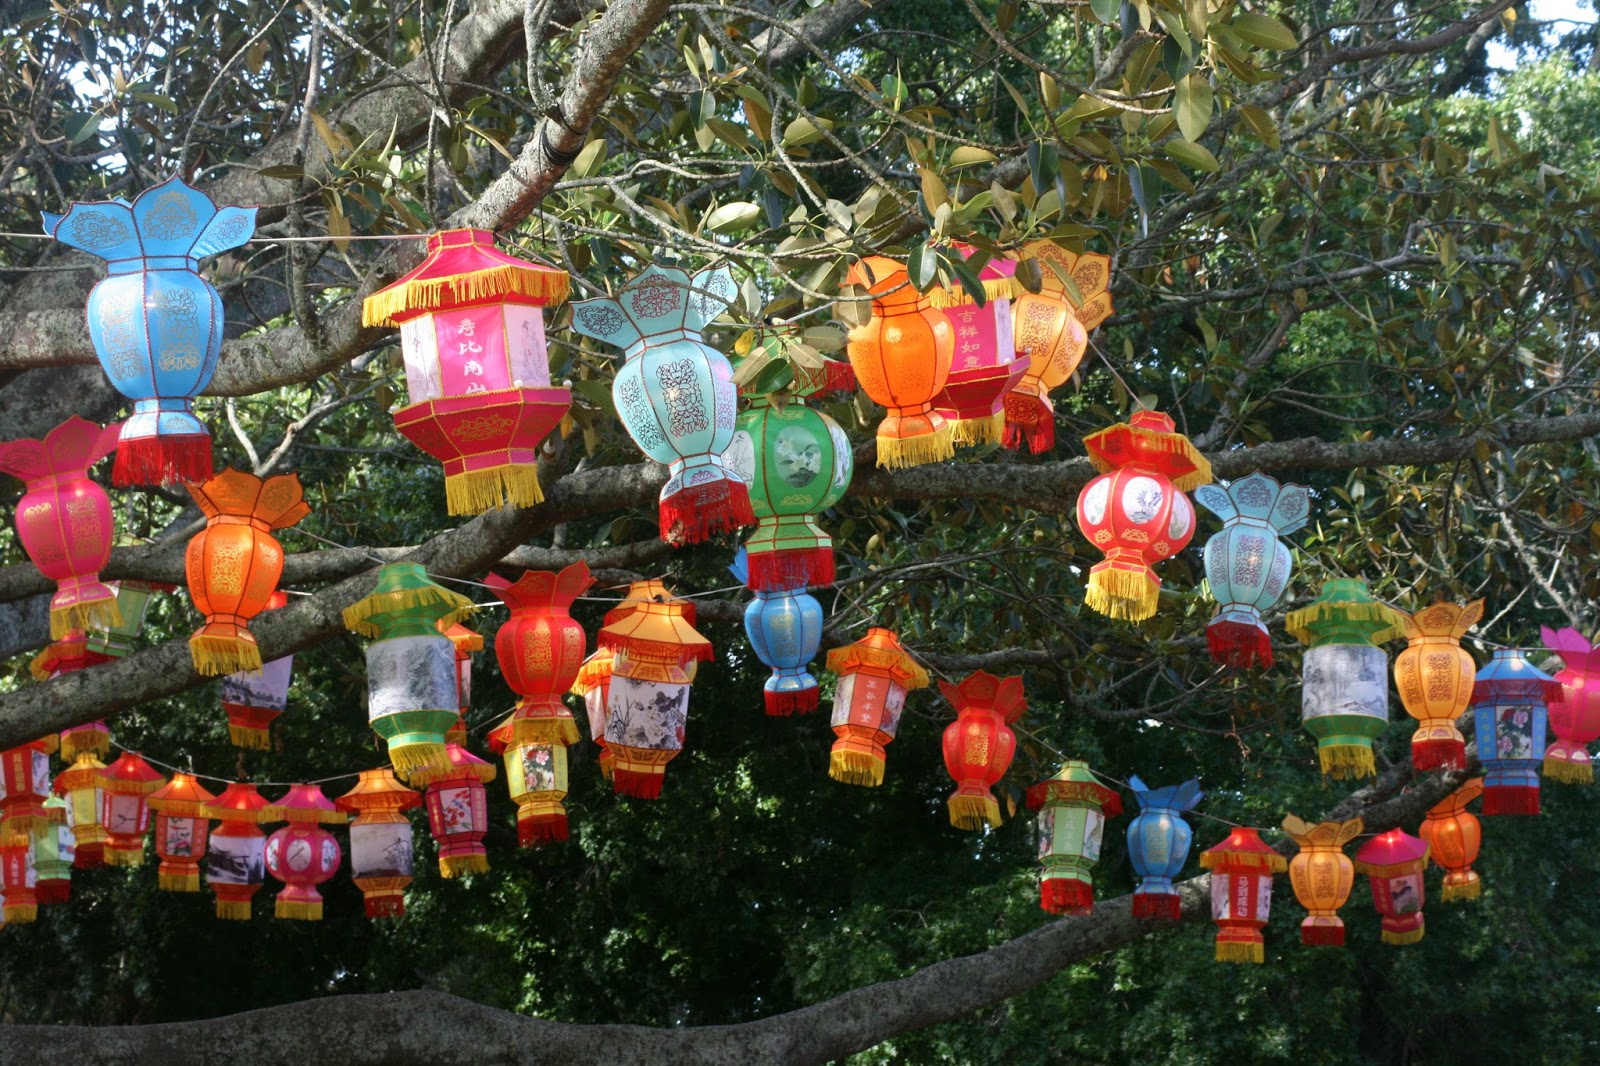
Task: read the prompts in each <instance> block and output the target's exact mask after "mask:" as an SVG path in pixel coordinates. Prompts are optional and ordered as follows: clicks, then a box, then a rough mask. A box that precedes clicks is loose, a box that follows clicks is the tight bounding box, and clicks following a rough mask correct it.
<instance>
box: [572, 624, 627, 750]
mask: <svg viewBox="0 0 1600 1066" xmlns="http://www.w3.org/2000/svg"><path fill="white" fill-rule="evenodd" d="M616 657H617V656H616V653H615V652H613V651H611V650H610V649H608V648H601V649H600V650H598V651H596V652H595V653H594V654H593V655H591V656H589V657H588V658H587V659H585V660H583V666H582V667H581V668H580V669H579V670H578V678H577V680H576V681H574V682H573V683H572V689H571V692H572V694H573V695H574V696H577V697H578V698H579V699H581V700H583V708H584V713H585V714H586V715H587V717H588V719H589V739H590V740H592V741H594V742H595V744H597V745H598V746H599V748H600V776H601V777H602V778H604V779H605V780H607V781H610V780H611V770H612V764H613V763H615V762H616V756H615V755H612V754H611V749H610V748H608V747H606V704H607V702H608V700H609V699H610V697H611V664H612V660H614V659H615V658H616Z"/></svg>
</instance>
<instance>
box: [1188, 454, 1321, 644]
mask: <svg viewBox="0 0 1600 1066" xmlns="http://www.w3.org/2000/svg"><path fill="white" fill-rule="evenodd" d="M1194 502H1195V503H1198V504H1200V505H1201V506H1202V507H1204V508H1206V509H1207V510H1208V511H1210V512H1211V513H1212V514H1214V515H1216V516H1217V517H1218V518H1220V519H1222V532H1221V533H1218V534H1216V535H1215V536H1213V537H1212V538H1211V539H1210V540H1208V541H1206V550H1205V561H1206V584H1207V585H1209V586H1210V588H1211V596H1212V598H1213V599H1215V600H1216V601H1217V604H1218V605H1219V606H1220V607H1221V608H1222V610H1221V611H1219V612H1218V613H1217V616H1216V617H1215V618H1213V619H1212V620H1211V624H1210V625H1208V626H1206V645H1207V646H1208V647H1209V648H1210V650H1211V659H1212V661H1213V662H1218V663H1222V664H1223V665H1224V666H1232V667H1237V668H1239V669H1244V668H1247V667H1250V666H1255V665H1257V664H1259V665H1261V666H1271V665H1272V638H1271V637H1270V636H1268V635H1267V627H1266V626H1265V625H1264V624H1262V621H1261V612H1262V611H1264V610H1266V609H1267V608H1268V607H1271V606H1272V605H1273V604H1274V603H1277V602H1278V598H1279V597H1281V596H1282V595H1283V590H1284V589H1286V588H1288V587H1289V572H1290V570H1291V569H1292V566H1293V559H1292V558H1291V556H1290V555H1289V549H1288V548H1287V547H1285V546H1284V544H1283V542H1282V541H1280V540H1278V538H1279V537H1280V536H1283V535H1285V534H1289V533H1293V532H1294V531H1295V530H1297V529H1299V528H1300V527H1301V526H1304V525H1305V524H1306V518H1307V516H1308V515H1309V514H1310V513H1311V495H1310V491H1309V490H1308V489H1307V488H1306V487H1305V486H1304V485H1280V484H1279V483H1278V481H1277V479H1276V478H1270V477H1268V476H1267V475H1265V474H1261V473H1256V474H1251V475H1250V476H1249V477H1246V478H1240V479H1239V480H1238V481H1235V482H1233V483H1232V484H1229V485H1220V484H1214V485H1201V486H1199V487H1198V488H1196V489H1195V490H1194Z"/></svg>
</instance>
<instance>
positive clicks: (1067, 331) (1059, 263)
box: [1004, 241, 1111, 455]
mask: <svg viewBox="0 0 1600 1066" xmlns="http://www.w3.org/2000/svg"><path fill="white" fill-rule="evenodd" d="M1022 258H1024V259H1035V260H1038V262H1039V267H1040V271H1039V272H1040V280H1041V285H1040V287H1039V291H1038V292H1028V291H1027V290H1025V289H1024V290H1022V291H1020V292H1018V293H1017V299H1016V303H1015V304H1014V305H1013V306H1012V308H1011V313H1012V323H1013V329H1014V336H1015V341H1016V348H1017V353H1018V354H1019V355H1026V356H1027V357H1028V369H1027V372H1026V373H1025V374H1023V376H1022V380H1021V381H1019V382H1017V384H1016V386H1015V387H1014V388H1013V389H1012V390H1011V392H1010V393H1008V394H1007V395H1006V401H1005V407H1006V430H1005V440H1004V444H1005V446H1006V447H1007V448H1020V447H1021V446H1022V444H1023V442H1024V441H1026V442H1027V445H1028V450H1029V451H1031V452H1033V453H1034V454H1035V455H1038V454H1039V453H1040V452H1047V451H1049V450H1050V449H1051V448H1053V447H1055V443H1056V413H1055V405H1054V404H1052V403H1051V402H1050V393H1051V391H1052V390H1054V389H1055V388H1057V387H1058V386H1060V385H1061V384H1062V383H1063V382H1065V381H1066V380H1067V379H1068V378H1070V377H1071V376H1072V372H1073V371H1075V370H1077V369H1078V364H1079V363H1080V362H1082V361H1083V356H1084V353H1085V352H1087V351H1088V350H1089V331H1090V330H1092V329H1094V328H1095V327H1096V326H1098V325H1100V323H1101V322H1103V321H1105V319H1106V317H1107V316H1108V315H1110V314H1111V293H1110V292H1108V291H1107V289H1106V287H1107V286H1108V285H1109V284H1110V282H1111V257H1110V256H1108V255H1099V254H1097V253H1093V252H1086V253H1084V254H1083V255H1075V254H1073V253H1072V252H1069V251H1067V250H1066V249H1065V248H1062V247H1061V246H1060V245H1058V244H1056V243H1054V242H1053V241H1034V242H1032V243H1030V244H1027V245H1024V246H1023V248H1022ZM1064 277H1067V278H1071V279H1072V281H1073V284H1074V285H1075V286H1076V287H1077V290H1078V297H1079V298H1078V299H1074V298H1073V297H1072V296H1071V295H1069V294H1068V293H1067V286H1066V282H1065V281H1063V280H1062V279H1063V278H1064ZM1018 288H1019V289H1020V288H1021V286H1018Z"/></svg>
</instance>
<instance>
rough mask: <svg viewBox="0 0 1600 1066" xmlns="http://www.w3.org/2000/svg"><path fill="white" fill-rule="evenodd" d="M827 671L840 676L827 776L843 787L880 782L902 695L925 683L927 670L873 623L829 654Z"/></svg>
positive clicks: (897, 725)
mask: <svg viewBox="0 0 1600 1066" xmlns="http://www.w3.org/2000/svg"><path fill="white" fill-rule="evenodd" d="M828 669H829V670H832V671H833V672H834V673H835V674H838V675H839V681H838V684H837V685H835V687H834V690H833V718H832V722H831V724H832V726H833V732H834V735H835V736H837V737H838V738H839V739H838V740H835V741H834V742H833V748H832V750H831V751H830V752H829V755H828V776H829V777H831V778H833V779H834V780H835V781H843V782H844V783H845V784H847V785H865V786H867V787H869V788H871V787H873V786H876V785H881V784H883V769H884V764H885V762H886V760H887V758H888V755H887V753H886V752H885V750H884V748H885V746H886V745H887V744H889V742H890V741H892V740H894V738H895V734H896V733H898V732H899V731H900V715H901V713H902V712H904V711H905V707H906V693H908V692H910V691H911V690H912V689H919V688H927V687H928V672H927V671H926V670H924V669H923V668H922V667H921V666H919V665H918V664H917V661H916V660H915V659H913V658H912V657H911V655H910V654H909V653H908V652H907V651H906V650H905V648H904V647H902V646H901V644H900V638H899V637H897V636H895V634H894V633H893V632H892V631H890V630H887V629H882V628H879V627H877V626H874V627H873V628H871V629H869V630H867V635H866V636H864V637H862V638H861V639H860V640H858V641H856V642H855V643H854V644H846V645H845V646H844V647H842V648H834V649H833V650H832V651H830V652H829V653H828Z"/></svg>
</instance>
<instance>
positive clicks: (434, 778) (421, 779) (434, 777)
mask: <svg viewBox="0 0 1600 1066" xmlns="http://www.w3.org/2000/svg"><path fill="white" fill-rule="evenodd" d="M445 755H446V759H447V765H446V767H445V768H444V769H442V770H440V769H433V768H431V767H430V768H428V769H424V770H418V771H417V772H416V773H414V774H412V775H411V781H412V782H413V783H414V784H418V785H425V786H426V789H427V790H426V799H427V804H428V830H429V832H431V833H432V834H433V840H434V843H436V844H438V845H439V876H440V877H459V876H460V875H462V874H475V873H483V872H484V871H486V870H488V869H489V852H488V851H487V850H486V849H485V848H484V846H483V838H484V835H485V834H486V833H488V832H489V796H488V793H487V791H486V790H485V789H484V785H485V784H486V783H487V782H490V781H493V780H494V773H495V771H494V766H493V764H491V763H487V762H485V761H484V760H482V759H480V758H478V757H477V756H476V755H474V754H472V752H470V751H468V750H467V749H466V748H463V747H462V746H461V745H460V744H447V745H446V746H445Z"/></svg>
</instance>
